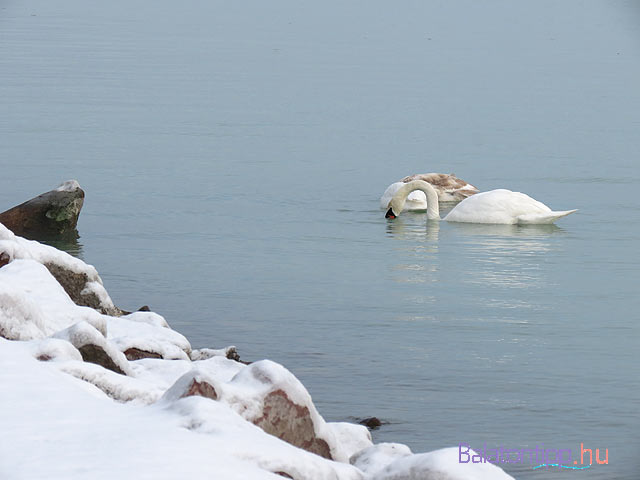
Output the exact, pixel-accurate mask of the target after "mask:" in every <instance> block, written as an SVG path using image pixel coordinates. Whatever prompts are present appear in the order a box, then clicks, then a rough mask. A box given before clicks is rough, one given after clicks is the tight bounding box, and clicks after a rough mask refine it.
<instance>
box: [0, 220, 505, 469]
mask: <svg viewBox="0 0 640 480" xmlns="http://www.w3.org/2000/svg"><path fill="white" fill-rule="evenodd" d="M148 310H149V309H148V308H142V309H141V310H140V311H137V312H133V313H130V312H125V311H123V310H121V309H120V308H118V307H117V306H116V305H114V303H113V301H112V300H111V298H110V296H109V294H108V293H107V291H106V290H105V288H104V286H103V284H102V280H101V279H100V276H99V275H98V272H97V270H96V269H95V268H94V267H93V266H91V265H88V264H86V263H84V262H83V261H81V260H79V259H77V258H74V257H72V256H70V255H68V254H67V253H65V252H62V251H59V250H56V249H55V248H53V247H50V246H46V245H43V244H40V243H38V242H36V241H31V240H26V239H24V238H21V237H18V236H16V235H15V234H14V233H13V232H11V231H10V230H9V229H7V228H6V227H5V226H4V225H2V224H0V337H2V338H0V358H1V359H2V361H3V365H4V366H5V368H3V373H2V374H0V375H1V381H2V384H3V389H5V390H6V391H8V392H11V394H10V395H5V396H3V397H2V398H0V411H2V412H3V415H4V416H6V417H7V418H4V419H2V422H3V424H4V426H5V427H6V429H7V431H11V428H13V435H14V436H13V437H12V438H13V440H14V441H12V442H7V441H3V442H4V443H0V451H2V452H4V454H5V455H7V458H12V459H14V461H3V462H2V467H0V471H1V472H2V473H4V474H5V476H6V478H34V479H35V478H41V477H39V476H38V475H40V474H41V473H42V472H43V471H48V472H51V471H60V472H62V473H60V476H56V475H52V474H50V473H49V474H48V475H47V476H48V478H65V479H70V478H86V476H84V474H83V472H85V473H86V471H87V469H91V470H92V471H93V475H91V478H115V477H116V476H118V475H120V476H121V478H146V477H149V478H176V477H175V476H174V475H175V474H176V472H183V473H184V472H190V473H191V474H195V475H205V474H206V475H210V476H213V477H214V478H278V477H279V478H282V477H285V478H293V479H296V480H303V479H325V478H326V479H329V478H331V479H354V480H355V479H377V480H378V479H379V480H384V479H386V480H390V479H413V478H415V479H441V478H446V479H449V480H456V479H460V480H463V479H465V480H472V479H496V480H500V479H511V478H512V477H511V476H509V475H507V474H506V473H505V472H504V471H503V470H501V469H500V468H499V467H497V466H494V465H492V464H490V463H479V464H471V463H468V464H462V463H460V462H459V461H458V460H459V459H458V449H457V448H456V447H451V448H445V449H442V450H437V451H434V452H429V453H424V454H414V453H412V452H411V451H410V450H409V448H408V447H406V446H405V445H401V444H390V443H383V444H377V445H374V444H373V442H372V439H371V435H370V433H369V431H368V429H367V428H366V427H365V426H362V425H358V424H351V423H342V422H340V423H332V422H326V421H325V420H324V419H323V418H322V416H321V415H320V414H319V413H318V411H317V410H316V408H315V406H314V404H313V402H312V399H311V396H310V395H309V393H308V392H307V390H306V389H305V388H304V386H303V385H302V384H301V383H300V382H299V381H298V379H297V378H295V376H293V374H291V373H290V372H289V371H288V370H287V369H286V368H285V367H283V366H281V365H279V364H277V363H275V362H272V361H269V360H261V361H257V362H253V363H251V364H246V363H244V362H241V361H240V359H239V357H238V354H237V351H236V349H235V347H233V346H228V347H226V348H220V349H210V348H203V349H192V348H191V344H190V343H189V341H188V340H187V339H186V338H185V337H184V336H183V335H181V334H180V333H179V332H176V331H175V330H173V329H171V327H170V326H169V324H168V323H167V321H166V320H165V319H164V318H163V317H162V316H160V315H158V314H157V313H154V312H151V311H148ZM9 364H10V365H12V366H10V365H9ZM25 378H28V379H39V380H37V382H36V383H37V384H39V387H38V386H37V385H36V387H33V385H31V383H33V382H32V381H31V383H30V382H25V381H24V379H25ZM69 379H71V380H72V381H69ZM43 385H46V386H47V388H44V387H43ZM33 388H36V390H35V391H38V392H39V393H40V395H35V394H34V391H33ZM38 389H40V390H42V389H44V390H47V389H48V390H49V391H48V393H47V394H46V395H41V394H42V391H39V390H38ZM34 396H35V397H37V398H32V397H34ZM62 398H64V399H65V405H67V408H66V409H65V410H64V411H63V412H62V413H61V414H60V415H62V420H60V419H57V420H55V421H53V420H52V419H51V418H50V417H49V416H42V414H40V413H38V412H41V411H45V412H46V411H48V410H49V409H51V410H55V408H54V407H55V405H57V403H56V402H57V401H58V400H59V399H62ZM85 404H87V405H90V407H87V406H86V405H85ZM114 404H115V405H117V406H118V408H117V409H115V410H114V409H113V405H114ZM87 408H89V409H90V410H91V411H93V412H95V416H93V417H91V418H94V420H91V421H88V422H87V421H86V420H83V418H84V413H83V412H84V411H85V410H86V409H87ZM21 417H23V418H24V417H26V418H27V422H29V425H28V426H25V423H24V420H23V421H22V422H21V423H15V424H12V422H13V420H12V419H13V418H21ZM98 418H99V420H100V421H97V419H98ZM123 418H124V420H123ZM142 419H146V420H145V421H147V420H149V419H151V420H149V421H150V422H151V424H153V427H149V425H147V424H146V423H144V422H142ZM52 421H53V424H54V425H52V424H51V423H52ZM96 422H97V423H96ZM104 422H109V424H108V425H107V426H104V425H102V427H101V424H102V423H104ZM140 422H142V424H140V425H139V423H140ZM12 425H13V427H12ZM112 425H115V427H113V428H116V427H117V428H120V430H122V438H121V437H118V435H117V432H115V431H114V433H113V435H112V436H109V435H107V434H105V435H106V437H105V439H104V441H102V442H101V448H104V449H106V450H107V451H109V452H111V453H110V455H111V457H110V458H109V459H108V461H106V462H103V463H100V465H96V464H95V458H94V457H93V450H94V448H93V447H94V446H93V445H79V444H78V442H77V438H78V436H79V435H80V436H82V435H84V433H83V432H85V431H86V429H87V428H90V429H96V428H97V429H100V428H103V429H104V430H110V429H111V428H112ZM118 426H119V427H118ZM132 428H133V430H132ZM158 428H159V429H162V434H158V435H157V437H158V438H154V437H153V436H154V433H153V431H154V429H158ZM31 430H34V431H38V432H39V435H40V437H42V438H45V439H46V440H47V441H45V442H44V443H39V442H38V441H34V438H32V437H31V436H30V435H29V432H30V431H31ZM97 431H98V432H99V431H100V430H97ZM25 432H26V433H25ZM40 437H38V438H40ZM124 437H126V441H125V440H123V438H124ZM16 438H17V441H16ZM49 441H50V442H51V443H48V442H49ZM123 441H125V442H134V443H136V442H138V444H140V445H153V446H154V447H153V448H152V450H153V449H156V451H162V452H163V453H162V456H163V458H162V459H161V460H160V459H158V458H156V455H154V454H152V453H151V452H147V454H148V455H150V457H151V458H147V457H145V458H139V457H138V456H137V454H136V453H135V452H133V451H128V450H126V449H124V450H122V451H121V449H120V448H119V446H120V445H121V443H122V442H123ZM53 444H55V445H56V446H58V445H59V446H60V448H64V449H65V450H70V449H72V450H73V451H69V452H68V454H69V455H71V458H73V461H72V462H69V460H68V459H67V458H63V457H64V455H62V454H58V455H56V456H55V457H54V458H49V456H50V455H49V453H50V451H52V450H51V449H52V448H53V451H55V450H56V448H54V447H52V445H53ZM25 448H26V449H27V453H28V458H31V459H32V460H31V461H26V460H24V461H18V460H16V459H20V458H21V455H23V456H24V455H25V454H24V449H25ZM185 450H186V451H187V453H185ZM189 451H190V452H191V453H192V455H191V456H190V455H188V452H189ZM114 452H116V453H114ZM129 455H131V457H129ZM185 458H188V459H189V466H188V467H187V466H184V465H182V466H180V462H184V460H185ZM33 459H35V460H33ZM38 459H39V460H38ZM39 462H40V463H39ZM129 464H131V466H130V469H133V470H131V471H129V474H124V475H122V472H121V468H122V465H129ZM173 465H178V466H180V469H178V470H176V468H177V467H174V466H173ZM139 469H144V472H142V471H138V470H139ZM3 478H4V477H3Z"/></svg>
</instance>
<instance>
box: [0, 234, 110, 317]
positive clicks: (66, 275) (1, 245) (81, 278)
mask: <svg viewBox="0 0 640 480" xmlns="http://www.w3.org/2000/svg"><path fill="white" fill-rule="evenodd" d="M0 256H2V257H3V258H5V259H6V260H5V262H6V263H10V262H12V261H13V260H16V259H30V260H35V261H36V262H38V263H41V264H42V265H44V266H46V267H47V268H48V269H49V271H50V272H51V274H52V275H53V276H54V277H55V278H56V280H57V281H58V282H59V283H60V285H62V287H63V288H64V290H65V291H66V292H67V294H68V295H69V297H70V298H71V299H72V300H73V302H74V303H76V304H77V305H83V306H87V307H91V308H94V309H96V310H98V311H99V312H101V313H105V314H108V315H120V314H121V311H120V309H119V308H117V307H116V306H115V305H114V304H113V301H112V300H111V297H109V294H108V293H107V291H106V290H105V289H104V286H103V285H102V279H101V278H100V276H99V275H98V272H97V271H96V269H95V268H94V267H92V266H91V265H87V264H86V263H84V262H83V261H82V260H80V259H78V258H75V257H72V256H71V255H69V254H68V253H65V252H62V251H60V250H57V249H56V248H53V247H50V246H48V245H43V244H41V243H38V242H36V241H33V240H26V239H24V238H22V237H18V236H16V235H14V234H13V232H11V231H10V230H9V229H8V228H6V227H5V226H4V225H3V224H1V223H0Z"/></svg>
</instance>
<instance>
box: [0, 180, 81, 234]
mask: <svg viewBox="0 0 640 480" xmlns="http://www.w3.org/2000/svg"><path fill="white" fill-rule="evenodd" d="M83 203H84V191H83V190H82V188H80V185H79V184H78V182H77V181H75V180H69V181H67V182H64V183H63V184H62V185H60V186H59V187H58V188H56V189H55V190H51V191H50V192H46V193H43V194H42V195H38V196H37V197H35V198H32V199H31V200H28V201H26V202H24V203H22V204H20V205H18V206H16V207H13V208H10V209H9V210H7V211H5V212H2V213H0V223H2V224H4V226H5V227H7V228H8V229H9V230H11V231H13V232H14V233H15V234H16V235H20V236H23V237H27V238H35V239H37V238H43V237H51V236H55V235H61V234H68V233H76V234H77V232H76V231H75V229H76V225H77V224H78V215H80V210H81V209H82V204H83Z"/></svg>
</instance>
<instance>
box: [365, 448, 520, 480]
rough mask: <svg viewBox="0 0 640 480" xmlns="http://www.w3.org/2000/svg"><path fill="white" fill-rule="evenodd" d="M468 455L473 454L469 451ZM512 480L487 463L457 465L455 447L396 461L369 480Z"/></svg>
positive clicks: (457, 455)
mask: <svg viewBox="0 0 640 480" xmlns="http://www.w3.org/2000/svg"><path fill="white" fill-rule="evenodd" d="M469 453H470V455H477V453H475V452H473V450H470V452H469ZM444 479H446V480H514V478H513V477H512V476H511V475H507V474H506V473H505V472H504V470H502V469H501V468H500V467H498V466H496V465H493V464H491V463H489V462H487V463H471V462H469V463H461V462H460V459H459V452H458V448H457V447H450V448H443V449H440V450H435V451H433V452H428V453H420V454H415V455H408V456H404V457H402V458H399V459H397V460H395V461H393V462H391V463H390V464H389V465H387V466H386V467H385V468H384V469H382V470H380V471H379V472H377V474H376V475H374V476H373V477H372V480H444Z"/></svg>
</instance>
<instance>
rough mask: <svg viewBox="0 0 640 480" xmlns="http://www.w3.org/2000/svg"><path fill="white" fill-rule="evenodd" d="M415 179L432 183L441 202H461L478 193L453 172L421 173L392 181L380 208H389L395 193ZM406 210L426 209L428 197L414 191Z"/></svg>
mask: <svg viewBox="0 0 640 480" xmlns="http://www.w3.org/2000/svg"><path fill="white" fill-rule="evenodd" d="M413 180H423V181H425V182H427V183H430V184H431V185H433V187H434V188H435V190H436V192H437V193H438V200H439V201H441V202H459V201H460V200H464V199H465V198H467V197H469V196H471V195H473V194H475V193H478V191H479V190H478V189H477V188H476V187H474V186H473V185H471V184H470V183H467V182H465V181H464V180H461V179H460V178H458V177H456V176H455V175H454V174H453V173H452V174H450V175H447V174H445V173H420V174H416V175H411V176H409V177H404V178H403V179H402V180H400V181H399V182H395V183H392V184H391V185H389V186H388V187H387V189H386V190H385V192H384V193H383V194H382V197H381V198H380V208H382V209H387V208H388V205H389V201H390V200H391V198H392V197H393V196H394V195H395V193H396V192H397V191H398V190H399V189H400V188H401V187H402V186H403V185H404V184H405V183H409V182H411V181H413ZM404 209H405V210H408V211H414V210H426V209H427V197H426V195H425V194H424V193H423V192H421V191H420V190H416V191H413V192H411V193H410V194H409V196H408V197H407V203H406V205H405V207H404Z"/></svg>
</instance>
